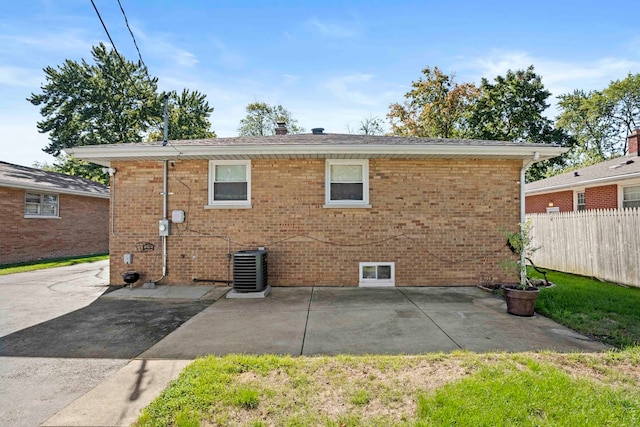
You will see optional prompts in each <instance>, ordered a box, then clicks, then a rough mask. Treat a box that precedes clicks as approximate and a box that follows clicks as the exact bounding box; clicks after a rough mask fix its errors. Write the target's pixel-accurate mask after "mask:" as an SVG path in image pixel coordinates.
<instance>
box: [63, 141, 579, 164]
mask: <svg viewBox="0 0 640 427" xmlns="http://www.w3.org/2000/svg"><path fill="white" fill-rule="evenodd" d="M535 145H538V144H523V145H499V144H496V145H471V144H458V145H450V144H413V145H411V144H386V145H385V144H339V143H338V144H263V145H258V144H253V145H247V144H245V145H215V144H210V145H196V144H193V145H174V144H172V145H171V147H172V148H173V150H167V148H166V147H163V146H161V145H159V144H149V143H138V144H119V145H111V146H100V145H94V146H81V147H74V148H69V149H65V151H66V153H67V154H69V155H72V156H73V157H75V158H79V159H82V160H86V161H90V162H93V163H98V164H103V165H105V164H108V163H109V162H111V161H118V160H123V161H132V160H159V161H161V160H178V159H182V160H186V159H190V158H191V159H203V160H207V159H209V160H215V159H221V158H225V157H227V158H234V159H238V160H239V159H252V158H265V157H267V158H269V157H272V158H273V157H283V158H340V156H361V158H374V157H384V158H407V157H432V156H433V157H461V158H485V157H490V158H503V159H522V160H525V159H528V158H530V157H531V156H533V155H534V154H535V153H538V156H539V159H540V160H547V159H551V158H553V157H556V156H559V155H561V154H563V153H565V152H566V151H567V149H566V148H564V147H556V146H551V145H548V146H538V147H536V146H535ZM336 156H337V157H336Z"/></svg>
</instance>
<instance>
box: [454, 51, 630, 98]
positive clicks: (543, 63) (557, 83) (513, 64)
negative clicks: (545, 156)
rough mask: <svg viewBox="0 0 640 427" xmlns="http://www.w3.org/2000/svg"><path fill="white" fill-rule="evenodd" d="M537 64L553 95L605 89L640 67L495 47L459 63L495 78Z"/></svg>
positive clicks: (623, 61)
mask: <svg viewBox="0 0 640 427" xmlns="http://www.w3.org/2000/svg"><path fill="white" fill-rule="evenodd" d="M529 65H533V66H534V67H535V71H536V74H538V75H540V76H542V82H543V83H544V84H545V87H546V88H547V89H548V90H549V91H550V92H551V93H552V94H553V95H554V96H557V95H561V94H563V93H568V92H572V91H573V90H574V89H583V90H586V91H589V90H599V89H604V88H605V87H607V86H608V85H609V83H610V82H611V81H612V80H617V79H622V78H625V77H626V75H627V74H628V73H629V72H632V71H634V70H637V69H639V68H640V61H631V60H628V59H622V58H613V57H611V58H599V59H593V60H584V61H570V60H566V61H563V60H554V59H548V58H543V57H535V56H532V55H530V54H529V53H527V52H520V51H498V50H494V51H492V52H491V53H489V54H488V55H486V56H482V57H477V58H471V60H470V61H469V60H467V61H465V62H462V63H460V64H459V65H458V67H459V68H458V69H461V70H462V69H465V70H466V73H465V74H466V75H473V74H475V76H473V77H474V80H475V81H477V82H479V80H480V77H486V78H487V79H489V80H493V78H494V77H496V76H498V75H504V74H505V73H506V72H507V70H509V69H511V70H517V69H525V68H527V67H528V66H529Z"/></svg>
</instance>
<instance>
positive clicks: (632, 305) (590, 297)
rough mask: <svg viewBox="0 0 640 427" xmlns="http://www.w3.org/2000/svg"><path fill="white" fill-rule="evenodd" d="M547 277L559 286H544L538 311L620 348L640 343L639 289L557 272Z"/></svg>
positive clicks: (551, 272)
mask: <svg viewBox="0 0 640 427" xmlns="http://www.w3.org/2000/svg"><path fill="white" fill-rule="evenodd" d="M529 274H531V275H532V276H533V277H541V276H540V275H539V274H537V273H536V272H535V271H533V270H530V271H529ZM547 277H548V278H549V280H550V281H551V282H553V283H554V284H555V285H556V286H555V287H553V288H550V289H541V291H540V294H539V296H538V301H537V302H536V311H537V312H538V313H540V314H542V315H543V316H546V317H549V318H551V319H553V320H555V321H556V322H558V323H561V324H563V325H565V326H567V327H569V328H571V329H573V330H575V331H577V332H580V333H582V334H585V335H589V336H592V337H594V338H596V339H597V340H599V341H602V342H604V343H606V344H610V345H612V346H615V347H617V348H625V347H628V346H637V345H639V344H640V310H638V307H640V288H627V287H623V286H619V285H615V284H613V283H608V282H601V281H599V280H597V279H593V278H589V277H584V276H577V275H574V274H568V273H561V272H557V271H549V272H548V273H547Z"/></svg>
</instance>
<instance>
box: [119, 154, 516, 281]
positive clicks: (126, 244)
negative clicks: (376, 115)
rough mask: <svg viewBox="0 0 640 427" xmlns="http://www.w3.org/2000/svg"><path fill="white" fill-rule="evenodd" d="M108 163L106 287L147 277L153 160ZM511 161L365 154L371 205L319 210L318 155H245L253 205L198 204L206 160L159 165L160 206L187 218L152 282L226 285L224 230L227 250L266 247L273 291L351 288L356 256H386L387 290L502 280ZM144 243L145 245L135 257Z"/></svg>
mask: <svg viewBox="0 0 640 427" xmlns="http://www.w3.org/2000/svg"><path fill="white" fill-rule="evenodd" d="M112 167H115V168H116V169H117V170H118V172H117V174H116V176H115V180H113V181H112V201H113V203H114V207H115V212H116V222H115V224H114V228H115V235H113V236H112V237H111V282H112V283H113V284H122V283H123V281H122V279H121V277H120V274H121V273H122V272H124V271H126V270H128V269H133V270H136V271H138V272H140V273H141V274H142V275H143V277H142V278H141V280H142V281H145V280H149V278H150V277H152V278H153V279H156V280H157V279H158V278H159V277H160V275H161V274H160V273H161V247H160V246H161V245H160V241H159V238H158V232H157V229H158V220H159V219H160V218H161V216H162V196H161V195H160V193H161V191H162V164H161V163H159V162H136V163H130V162H117V163H114V164H112ZM520 167H521V162H518V161H506V160H501V161H489V160H388V159H372V160H370V162H369V175H370V180H369V185H370V203H371V205H372V208H370V209H326V208H323V204H324V199H325V194H324V191H325V177H324V175H325V160H323V159H310V160H294V159H288V160H253V161H252V172H251V174H252V205H253V207H252V208H251V209H205V208H204V206H205V205H206V204H207V186H208V182H207V181H208V162H207V161H204V160H203V161H177V162H175V164H174V165H173V166H170V167H169V183H168V186H169V192H170V193H172V195H170V196H169V213H170V212H171V210H174V209H182V210H184V211H185V212H186V218H187V222H186V223H185V224H172V225H171V233H172V234H171V236H170V237H168V239H167V246H168V264H167V265H168V269H167V272H168V275H167V277H165V278H164V280H163V281H162V283H165V284H185V283H191V282H192V278H194V277H197V278H199V279H222V280H225V279H226V278H227V257H226V255H227V242H226V240H225V238H224V237H220V236H225V235H228V236H230V239H231V240H232V243H231V252H235V251H237V250H241V249H249V248H253V249H255V248H257V247H258V246H266V247H267V251H268V254H269V282H270V284H271V285H273V286H309V285H323V286H333V285H335V286H357V285H358V263H359V262H367V261H371V262H395V263H396V264H395V272H396V285H397V286H437V285H474V284H477V283H479V282H481V281H483V280H492V281H494V282H504V281H507V280H509V279H513V278H508V277H506V273H505V272H504V271H503V270H501V269H500V268H499V267H498V261H499V260H502V259H505V258H508V257H510V252H509V250H508V249H506V248H505V247H504V237H503V234H502V232H501V230H503V229H509V230H515V229H517V224H518V222H519V186H518V184H517V183H516V182H517V181H518V178H519V173H520ZM114 182H115V184H114ZM114 186H115V187H114ZM319 240H320V241H322V242H320V241H319ZM143 242H148V243H153V244H154V245H155V251H152V252H141V251H140V249H141V248H142V243H143ZM323 242H324V243H323ZM329 243H331V244H329ZM340 245H343V246H340ZM344 245H352V246H344ZM124 253H133V257H134V261H133V264H132V265H130V266H126V265H124V264H123V254H124ZM154 265H155V270H153V271H152V267H153V266H154Z"/></svg>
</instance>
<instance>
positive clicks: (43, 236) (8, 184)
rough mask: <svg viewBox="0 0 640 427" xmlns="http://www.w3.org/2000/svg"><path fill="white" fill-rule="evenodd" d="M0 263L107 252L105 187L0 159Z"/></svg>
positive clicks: (106, 189) (107, 230) (106, 196)
mask: <svg viewBox="0 0 640 427" xmlns="http://www.w3.org/2000/svg"><path fill="white" fill-rule="evenodd" d="M0 218H1V219H0V223H1V224H2V227H1V229H2V239H0V265H1V264H13V263H19V262H26V261H34V260H40V259H49V258H59V257H68V256H81V255H92V254H100V253H108V252H109V187H107V186H105V185H102V184H99V183H96V182H93V181H89V180H86V179H83V178H79V177H75V176H69V175H63V174H59V173H55V172H46V171H43V170H40V169H34V168H29V167H25V166H19V165H14V164H10V163H5V162H0Z"/></svg>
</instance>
